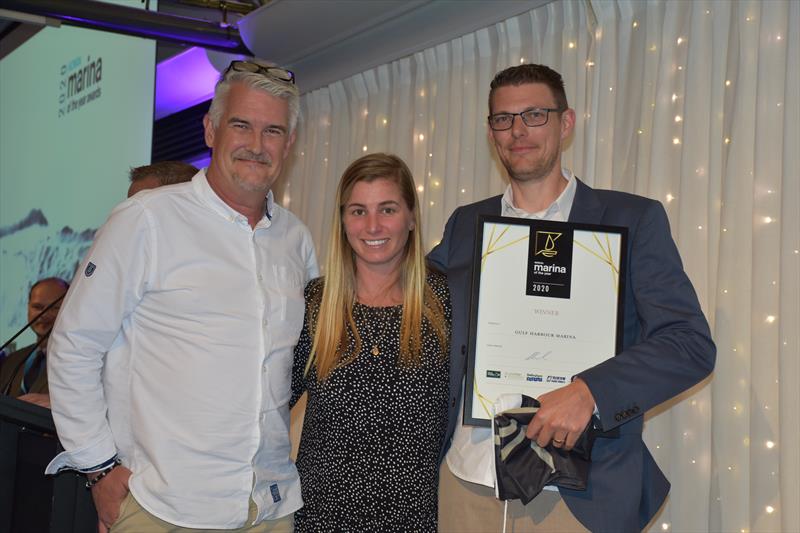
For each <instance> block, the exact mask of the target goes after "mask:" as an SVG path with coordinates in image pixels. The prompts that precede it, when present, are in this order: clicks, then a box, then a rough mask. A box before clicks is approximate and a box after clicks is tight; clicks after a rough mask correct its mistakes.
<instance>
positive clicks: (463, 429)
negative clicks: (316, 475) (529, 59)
mask: <svg viewBox="0 0 800 533" xmlns="http://www.w3.org/2000/svg"><path fill="white" fill-rule="evenodd" d="M561 174H562V175H563V176H564V179H565V180H567V187H566V188H565V189H564V190H563V191H562V192H561V194H560V195H559V197H558V198H556V200H555V201H554V202H553V203H552V204H550V206H549V207H548V208H547V209H545V210H544V211H539V212H538V213H527V212H526V211H523V210H522V209H519V208H517V207H515V206H514V193H513V191H512V190H511V185H509V186H508V187H506V191H505V193H504V194H503V197H502V198H501V199H500V203H501V211H500V214H501V215H502V216H504V217H516V218H534V219H540V220H555V221H558V222H566V221H567V220H569V213H570V211H571V210H572V201H573V200H574V199H575V190H576V189H577V185H576V181H575V176H574V175H573V174H572V172H570V171H569V170H567V169H566V168H562V169H561ZM463 422H464V395H463V394H462V395H461V408H460V409H459V410H458V421H457V422H456V429H455V433H453V442H452V443H451V445H450V449H449V450H448V451H447V455H446V456H445V460H446V461H447V466H448V467H449V468H450V471H451V472H452V473H453V474H454V475H455V476H457V477H459V478H461V479H463V480H464V481H469V482H471V483H479V484H481V485H486V486H487V487H494V486H495V471H494V459H493V457H494V449H493V444H492V430H491V429H490V428H485V427H477V426H465V425H464V423H463ZM545 488H546V489H550V488H552V487H545Z"/></svg>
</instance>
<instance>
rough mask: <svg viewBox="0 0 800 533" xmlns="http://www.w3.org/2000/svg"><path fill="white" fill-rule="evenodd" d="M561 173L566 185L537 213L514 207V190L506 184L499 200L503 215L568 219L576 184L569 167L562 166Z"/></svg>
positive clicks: (564, 220)
mask: <svg viewBox="0 0 800 533" xmlns="http://www.w3.org/2000/svg"><path fill="white" fill-rule="evenodd" d="M561 175H562V176H563V177H564V179H565V180H567V186H566V187H565V188H564V190H563V191H561V194H560V195H559V196H558V198H556V199H555V201H554V202H553V203H552V204H550V206H549V207H548V208H547V209H544V210H542V211H539V212H537V213H528V212H527V211H524V210H522V209H519V208H517V207H515V206H514V191H513V190H512V189H511V185H509V186H507V187H506V190H505V192H504V193H503V197H502V199H501V200H500V202H501V206H502V214H503V216H507V217H517V218H538V219H545V220H558V221H561V222H566V221H567V220H569V213H570V211H571V210H572V202H573V200H575V191H576V189H577V185H576V180H575V175H574V174H573V173H572V172H571V171H570V170H569V169H567V168H562V169H561Z"/></svg>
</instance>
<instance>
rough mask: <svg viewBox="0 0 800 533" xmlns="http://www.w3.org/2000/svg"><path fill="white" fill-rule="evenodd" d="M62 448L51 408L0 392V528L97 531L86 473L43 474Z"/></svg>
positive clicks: (1, 531)
mask: <svg viewBox="0 0 800 533" xmlns="http://www.w3.org/2000/svg"><path fill="white" fill-rule="evenodd" d="M61 449H62V448H61V445H60V444H59V442H58V438H57V437H56V428H55V425H54V424H53V417H52V415H51V414H50V410H49V409H45V408H43V407H39V406H38V405H33V404H30V403H27V402H22V401H20V400H17V399H16V398H11V397H9V396H0V533H5V532H9V533H48V532H49V533H92V532H94V531H97V514H96V513H95V510H94V505H93V503H92V495H91V494H90V493H89V491H88V490H86V488H85V487H84V483H85V479H84V477H83V476H81V475H78V474H76V473H75V472H63V473H61V474H59V475H57V476H45V475H44V469H45V467H46V466H47V464H48V463H49V462H50V460H51V459H52V458H53V457H55V455H56V454H57V453H58V452H60V451H61Z"/></svg>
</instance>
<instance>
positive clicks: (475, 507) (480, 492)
mask: <svg viewBox="0 0 800 533" xmlns="http://www.w3.org/2000/svg"><path fill="white" fill-rule="evenodd" d="M504 507H505V502H502V501H500V500H498V499H496V498H495V497H494V489H490V488H489V487H485V486H483V485H478V484H476V483H469V482H467V481H464V480H462V479H459V478H457V477H456V476H454V475H453V473H452V472H450V468H448V467H447V462H446V461H443V462H442V468H441V470H440V472H439V531H440V532H442V533H494V532H501V531H503V513H504ZM506 519H507V522H506V533H522V532H525V533H527V532H534V531H535V532H539V531H541V532H547V533H551V532H552V533H555V532H567V531H569V532H581V533H583V532H586V531H588V529H586V528H585V527H583V525H582V524H581V523H580V522H578V520H577V519H576V518H575V517H574V516H573V515H572V513H571V512H570V510H569V509H568V508H567V505H566V504H565V503H564V500H563V499H562V498H561V495H560V494H559V493H558V492H555V491H549V490H545V491H542V493H541V494H539V495H538V496H537V497H536V498H534V499H533V501H532V502H530V503H529V504H528V505H522V503H521V502H520V501H519V500H514V501H509V502H508V513H507V515H506Z"/></svg>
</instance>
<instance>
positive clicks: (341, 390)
mask: <svg viewBox="0 0 800 533" xmlns="http://www.w3.org/2000/svg"><path fill="white" fill-rule="evenodd" d="M336 199H337V205H338V206H339V209H337V210H336V212H335V214H334V220H333V224H332V232H331V239H330V244H329V250H328V255H327V259H326V263H325V273H326V277H325V278H324V279H323V278H319V279H316V280H313V281H311V282H310V283H309V285H308V286H307V287H306V316H305V321H304V324H303V331H302V333H301V335H300V340H299V343H298V345H297V347H296V348H295V360H294V368H293V372H292V405H294V403H295V402H296V401H297V400H298V399H299V397H300V396H301V395H302V394H303V392H305V391H307V392H308V404H307V406H306V414H305V420H304V423H303V435H302V439H301V441H300V450H299V453H298V457H297V469H298V471H299V472H300V480H301V485H302V492H303V501H304V503H305V505H304V507H303V508H302V509H300V510H299V511H297V513H295V528H296V530H297V531H301V532H303V531H313V532H324V531H337V532H338V531H370V532H377V531H380V532H386V531H436V515H437V487H438V476H439V453H440V451H441V448H442V445H443V440H444V434H445V430H446V427H447V397H448V371H449V361H448V359H447V353H448V343H449V336H450V297H449V293H448V290H447V280H446V279H445V278H444V276H443V275H441V274H438V273H435V272H432V271H430V270H428V269H427V268H426V266H425V262H424V254H423V249H422V239H421V236H420V233H421V232H420V217H419V210H418V207H417V197H416V189H415V186H414V181H413V178H412V177H411V172H410V171H409V169H408V167H407V166H406V165H405V163H403V161H402V160H401V159H399V158H398V157H396V156H392V155H387V154H370V155H367V156H364V157H362V158H360V159H358V160H356V161H355V162H353V163H352V164H351V165H350V166H349V167H348V168H347V170H345V172H344V175H343V176H342V179H341V181H340V183H339V188H338V190H337V196H336Z"/></svg>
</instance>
